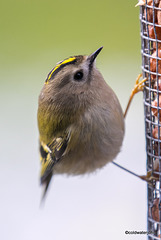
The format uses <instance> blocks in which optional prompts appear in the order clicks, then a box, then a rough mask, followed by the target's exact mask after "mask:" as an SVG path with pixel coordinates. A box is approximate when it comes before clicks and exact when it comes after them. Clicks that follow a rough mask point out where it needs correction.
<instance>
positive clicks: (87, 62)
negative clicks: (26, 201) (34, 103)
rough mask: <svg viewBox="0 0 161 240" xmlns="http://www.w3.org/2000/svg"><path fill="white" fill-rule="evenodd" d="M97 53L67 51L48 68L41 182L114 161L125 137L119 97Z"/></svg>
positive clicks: (41, 120)
mask: <svg viewBox="0 0 161 240" xmlns="http://www.w3.org/2000/svg"><path fill="white" fill-rule="evenodd" d="M101 50H102V47H101V48H99V49H98V50H96V51H95V52H94V53H93V54H91V55H89V56H86V55H79V56H73V57H69V58H67V59H65V60H63V61H62V62H60V63H58V64H57V65H56V66H55V67H54V68H53V69H52V70H51V72H50V73H49V74H48V76H47V79H46V81H45V83H44V86H43V88H42V90H41V93H40V96H39V103H38V128H39V134H40V159H41V183H42V184H45V187H46V189H45V193H46V190H47V188H48V185H49V182H50V180H51V177H52V175H55V174H67V175H80V174H85V173H90V172H93V171H95V170H96V169H99V168H102V167H103V166H105V165H106V164H107V163H108V162H112V161H113V160H114V158H115V157H116V156H117V154H118V153H119V152H120V148H121V145H122V142H123V138H124V115H123V111H122V108H121V106H120V103H119V100H118V98H117V96H116V94H115V93H114V91H113V90H112V89H111V87H110V86H109V85H108V84H107V83H106V81H105V80H104V78H103V76H102V74H101V73H100V71H99V70H98V69H97V68H96V66H95V59H96V57H97V56H98V54H99V53H100V51H101Z"/></svg>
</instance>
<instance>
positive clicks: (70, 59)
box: [46, 57, 76, 83]
mask: <svg viewBox="0 0 161 240" xmlns="http://www.w3.org/2000/svg"><path fill="white" fill-rule="evenodd" d="M75 59H76V58H75V57H70V58H67V59H65V60H64V61H62V62H60V63H58V64H57V65H56V67H55V68H54V69H53V70H52V71H51V72H50V74H49V76H48V78H47V80H46V83H47V82H48V81H49V80H50V78H51V76H52V74H53V73H54V72H55V71H56V70H57V69H58V68H59V67H60V66H62V65H65V64H67V63H70V62H73V61H74V60H75Z"/></svg>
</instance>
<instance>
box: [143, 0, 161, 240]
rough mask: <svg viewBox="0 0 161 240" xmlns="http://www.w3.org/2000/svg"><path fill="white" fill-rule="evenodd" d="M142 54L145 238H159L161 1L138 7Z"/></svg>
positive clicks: (150, 0)
mask: <svg viewBox="0 0 161 240" xmlns="http://www.w3.org/2000/svg"><path fill="white" fill-rule="evenodd" d="M140 25H141V54H142V72H143V77H146V78H147V82H146V84H145V88H144V114H145V136H146V152H147V175H148V177H149V179H150V180H151V181H150V183H149V184H148V185H147V198H148V202H147V227H148V232H149V234H148V240H156V239H161V208H160V206H161V204H160V202H161V0H146V1H145V3H144V4H143V5H142V6H141V7H140Z"/></svg>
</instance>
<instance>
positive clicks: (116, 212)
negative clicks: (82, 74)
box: [0, 0, 146, 240]
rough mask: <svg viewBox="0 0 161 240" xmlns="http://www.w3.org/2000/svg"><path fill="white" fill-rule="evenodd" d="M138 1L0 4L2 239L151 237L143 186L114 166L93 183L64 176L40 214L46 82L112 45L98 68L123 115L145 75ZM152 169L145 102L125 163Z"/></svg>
mask: <svg viewBox="0 0 161 240" xmlns="http://www.w3.org/2000/svg"><path fill="white" fill-rule="evenodd" d="M136 3H137V2H136V1H134V0H126V1H119V0H116V1H110V0H106V1H104V0H99V1H95V0H93V1H91V0H89V1H87V0H81V1H71V0H69V1H65V0H62V1H54V0H53V1H51V0H50V1H49V0H46V1H42V0H39V1H38V0H37V1H36V0H32V1H31V0H28V1H27V0H14V1H12V0H9V1H1V7H0V20H1V21H0V24H1V27H0V31H1V35H0V55H1V58H0V72H1V79H0V109H1V117H0V126H1V137H0V138H1V144H0V145H1V161H0V181H1V207H0V208H1V216H0V226H1V227H2V230H1V233H0V234H1V237H2V239H13V240H14V239H16V240H18V239H21V240H24V239H26V240H28V239H30V240H32V239H34V240H35V239H39V240H41V239H42V240H44V239H48V240H50V239H58V240H63V239H70V240H72V239H78V240H79V239H92V240H95V239H102V240H104V239H109V238H110V239H118V238H119V239H124V238H125V237H128V239H130V236H125V233H124V232H125V231H126V230H146V190H145V189H146V186H145V184H144V183H142V182H141V181H140V180H137V179H135V178H134V177H133V176H129V175H128V174H127V173H124V172H122V171H121V170H119V169H116V167H115V166H113V165H112V164H109V165H108V166H106V167H105V168H104V169H102V170H100V171H98V172H97V174H93V175H90V176H89V177H86V176H85V177H82V178H80V177H73V178H72V177H70V178H66V177H64V176H56V177H55V178H54V180H53V183H52V185H51V189H50V190H51V191H49V194H48V198H47V201H46V204H45V208H44V209H43V210H42V211H41V209H39V203H40V197H41V189H40V187H39V180H38V177H39V168H40V166H39V156H38V130H37V120H36V111H37V99H38V95H39V92H40V89H41V87H42V85H43V83H44V81H45V79H46V76H47V74H48V72H49V71H50V70H51V69H52V68H53V67H54V65H55V64H56V63H57V62H58V61H60V60H63V59H64V58H66V57H69V56H71V55H79V54H90V53H92V52H93V51H95V50H96V49H97V48H98V47H100V46H104V49H103V51H102V52H101V54H100V55H99V57H98V59H97V66H98V68H99V69H100V71H101V72H102V73H103V75H104V77H105V79H106V80H107V82H108V83H109V85H110V86H111V87H112V88H113V89H114V90H115V92H116V93H117V95H118V98H119V99H120V102H121V105H122V107H123V109H125V106H126V103H127V100H128V97H129V94H130V91H131V89H132V87H133V85H134V82H135V78H136V76H137V75H138V73H140V71H141V55H140V46H141V44H140V33H139V31H140V27H139V8H135V7H134V6H135V4H136ZM145 161H146V160H145V143H144V118H143V104H142V95H141V94H140V95H138V96H137V97H136V99H135V100H134V102H133V105H132V108H131V110H130V112H129V115H128V117H127V120H126V136H125V140H124V144H123V147H122V152H121V153H120V155H119V156H118V157H117V162H119V163H121V164H122V165H124V166H126V167H127V168H130V169H132V170H134V171H136V172H138V173H140V174H143V172H145ZM8 229H9V230H8ZM114 232H115V233H114ZM132 237H133V238H132V239H146V236H132Z"/></svg>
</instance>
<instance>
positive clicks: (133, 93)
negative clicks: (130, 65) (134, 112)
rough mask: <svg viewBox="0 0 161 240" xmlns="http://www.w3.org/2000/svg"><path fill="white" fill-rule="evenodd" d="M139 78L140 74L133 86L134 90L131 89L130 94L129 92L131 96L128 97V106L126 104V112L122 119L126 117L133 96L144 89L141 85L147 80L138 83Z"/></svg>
mask: <svg viewBox="0 0 161 240" xmlns="http://www.w3.org/2000/svg"><path fill="white" fill-rule="evenodd" d="M141 77H142V73H141V74H139V75H138V77H137V79H136V82H135V86H134V88H133V90H132V92H131V95H130V98H129V101H128V104H127V107H126V110H125V113H124V118H125V117H126V114H127V111H128V109H129V107H130V104H131V101H132V99H133V97H134V96H135V94H136V93H138V92H141V91H143V89H144V85H143V83H144V82H145V81H146V80H147V79H146V78H144V79H143V80H141V81H140V82H139V80H140V78H141Z"/></svg>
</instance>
